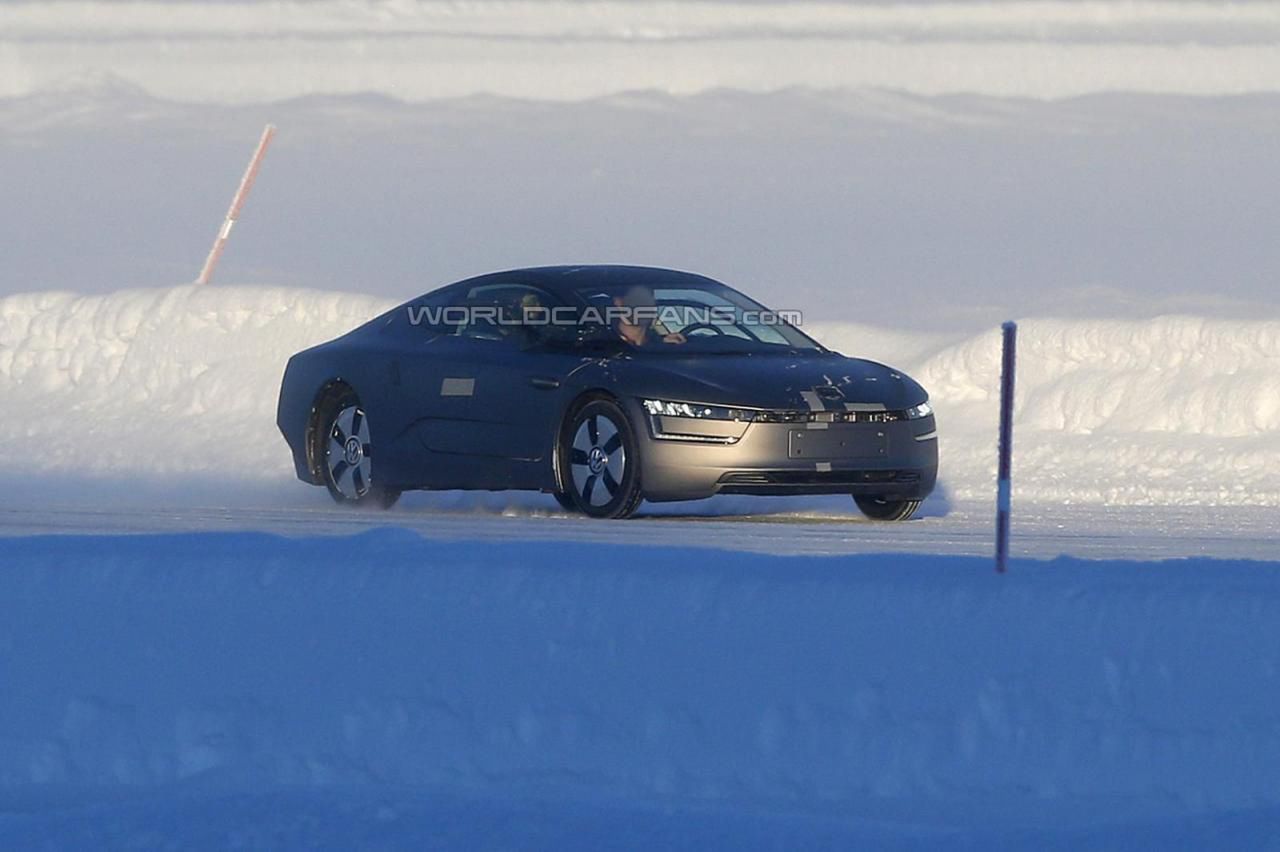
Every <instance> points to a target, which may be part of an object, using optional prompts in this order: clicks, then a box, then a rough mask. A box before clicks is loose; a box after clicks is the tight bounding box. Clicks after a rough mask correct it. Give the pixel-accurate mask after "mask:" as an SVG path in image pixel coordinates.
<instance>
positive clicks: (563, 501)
mask: <svg viewBox="0 0 1280 852" xmlns="http://www.w3.org/2000/svg"><path fill="white" fill-rule="evenodd" d="M551 496H552V497H554V498H556V502H557V503H559V504H560V508H561V509H564V510H565V511H566V512H576V511H578V504H577V503H575V502H573V498H572V497H570V496H569V495H568V493H566V492H564V491H553V492H551Z"/></svg>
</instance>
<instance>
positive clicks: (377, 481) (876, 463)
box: [277, 266, 938, 521]
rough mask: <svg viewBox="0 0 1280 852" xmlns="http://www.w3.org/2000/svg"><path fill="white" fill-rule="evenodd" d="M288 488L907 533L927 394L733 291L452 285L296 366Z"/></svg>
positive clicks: (667, 273) (643, 283)
mask: <svg viewBox="0 0 1280 852" xmlns="http://www.w3.org/2000/svg"><path fill="white" fill-rule="evenodd" d="M277 423H278V424H279V427H280V431H281V432H283V433H284V437H285V440H286V441H288V443H289V447H290V449H291V450H292V451H293V460H294V464H295V466H296V467H297V472H298V477H299V478H300V479H301V480H302V481H304V482H308V483H311V484H314V485H324V486H325V487H327V488H328V490H329V493H330V494H332V495H333V497H334V499H335V500H338V501H339V502H342V503H351V504H372V505H381V506H389V505H391V503H393V502H394V501H395V499H396V498H397V497H398V496H399V495H400V493H401V492H402V491H405V490H409V489H455V488H461V489H487V490H502V489H511V488H515V489H527V490H538V491H544V492H547V493H549V494H552V495H554V496H555V498H556V499H557V500H558V501H559V502H560V504H561V505H562V506H564V507H565V508H566V509H570V510H573V511H577V512H581V513H583V514H586V515H590V516H592V517H597V518H624V517H627V516H628V515H631V514H632V513H633V512H635V511H636V508H637V507H638V506H639V505H640V503H641V501H642V500H651V501H655V502H658V501H668V500H695V499H698V498H702V497H708V496H710V495H713V494H833V493H839V494H850V495H852V497H853V500H854V501H855V502H856V503H857V505H858V507H859V508H860V509H861V510H862V512H863V513H865V514H866V515H867V516H869V517H871V518H874V519H877V520H886V521H901V520H906V519H907V518H910V517H911V515H912V514H913V513H914V512H915V511H916V509H917V508H919V506H920V502H921V501H922V500H923V499H924V498H925V497H926V496H928V494H929V493H930V492H931V491H932V490H933V487H934V481H935V479H936V477H937V471H938V442H937V432H936V431H935V426H934V417H933V410H932V408H931V407H930V405H929V401H928V394H927V393H925V391H924V389H923V388H922V387H920V385H919V384H917V383H916V382H915V381H913V380H912V379H911V378H909V377H908V376H907V375H905V374H904V373H902V372H901V371H899V370H895V369H893V368H891V367H886V366H884V365H882V364H877V363H875V362H872V361H866V360H862V359H859V358H847V357H845V356H843V355H841V354H839V353H837V352H833V351H831V350H829V349H826V348H825V347H823V346H821V345H820V344H818V343H817V342H816V341H814V340H813V339H811V338H809V337H807V336H806V335H804V334H803V333H801V332H800V331H799V329H798V328H796V326H795V324H793V323H791V322H788V321H787V315H785V314H779V313H776V312H773V311H770V310H768V309H767V308H765V307H764V306H762V305H760V304H758V303H757V302H754V301H753V300H751V299H749V298H747V297H746V296H744V295H742V294H741V293H739V292H737V291H736V290H734V289H732V288H731V287H728V286H726V285H724V284H721V283H720V282H718V281H713V280H711V279H710V278H705V277H703V276H701V275H694V274H690V273H687V272H675V271H671V270H666V269H651V268H645V267H632V266H565V267H546V268H539V269H520V270H514V271H511V272H499V273H494V274H491V275H483V276H481V277H479V278H472V279H469V280H466V281H462V282H459V283H456V284H451V285H449V286H447V287H443V288H441V289H439V290H435V291H433V292H431V293H428V294H427V295H425V296H422V297H421V298H419V299H415V300H413V301H411V302H408V303H406V304H404V305H401V306H399V307H397V308H395V309H394V310H391V311H389V312H387V313H386V314H383V315H382V316H380V317H377V318H376V319H374V320H372V321H370V322H368V323H366V324H364V325H363V326H361V327H359V328H357V329H355V330H354V331H352V332H350V333H348V334H346V335H344V336H342V337H340V338H338V339H337V340H333V341H331V342H329V343H325V344H322V345H320V346H316V347H314V348H312V349H308V350H306V351H305V352H300V353H298V354H297V355H294V356H293V357H292V358H290V359H289V364H288V366H287V368H286V369H285V374H284V381H283V384H282V386H281V389H280V402H279V410H278V415H277Z"/></svg>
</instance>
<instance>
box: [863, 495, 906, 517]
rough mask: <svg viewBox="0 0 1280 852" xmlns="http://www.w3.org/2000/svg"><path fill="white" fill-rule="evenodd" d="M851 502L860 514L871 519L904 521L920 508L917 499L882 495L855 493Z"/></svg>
mask: <svg viewBox="0 0 1280 852" xmlns="http://www.w3.org/2000/svg"><path fill="white" fill-rule="evenodd" d="M853 502H855V503H857V504H858V508H859V509H861V510H862V514H864V515H866V516H867V517H868V518H870V519H871V520H873V521H905V520H908V519H909V518H910V517H911V516H912V515H914V514H915V513H916V510H917V509H919V508H920V502H921V501H919V500H889V499H886V498H884V497H863V496H861V495H857V494H855V495H854V497H853Z"/></svg>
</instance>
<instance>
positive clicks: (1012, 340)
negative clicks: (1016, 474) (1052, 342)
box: [996, 322, 1018, 574]
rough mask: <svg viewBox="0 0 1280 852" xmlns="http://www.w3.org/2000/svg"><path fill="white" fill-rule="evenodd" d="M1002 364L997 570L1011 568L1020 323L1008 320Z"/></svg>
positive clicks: (997, 495) (997, 492)
mask: <svg viewBox="0 0 1280 852" xmlns="http://www.w3.org/2000/svg"><path fill="white" fill-rule="evenodd" d="M1002 329H1003V330H1004V355H1003V357H1002V358H1001V364H1000V466H999V470H998V472H997V473H996V571H998V572H999V573H1001V574H1003V573H1004V572H1005V571H1006V570H1007V569H1008V567H1009V509H1010V505H1011V503H1012V500H1013V491H1012V488H1011V474H1012V468H1013V373H1014V366H1015V361H1016V354H1017V348H1018V325H1017V323H1012V322H1007V323H1005V324H1004V325H1003V326H1002Z"/></svg>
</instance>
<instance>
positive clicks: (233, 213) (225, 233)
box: [196, 124, 276, 284]
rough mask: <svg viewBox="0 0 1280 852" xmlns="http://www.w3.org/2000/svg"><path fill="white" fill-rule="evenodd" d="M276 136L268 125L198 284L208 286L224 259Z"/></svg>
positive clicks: (232, 201) (274, 130)
mask: <svg viewBox="0 0 1280 852" xmlns="http://www.w3.org/2000/svg"><path fill="white" fill-rule="evenodd" d="M275 135H276V128H275V125H274V124H268V125H267V126H266V128H264V129H263V131H262V138H261V139H259V140H258V148H257V150H255V151H254V152H253V158H252V159H251V160H249V168H247V169H245V172H244V177H242V178H240V186H239V187H238V188H237V189H236V194H235V197H234V198H232V199H231V209H230V210H228V211H227V218H226V219H224V220H223V222H222V227H221V228H220V229H219V230H218V236H217V237H215V238H214V241H213V248H211V249H209V256H208V257H207V258H205V261H204V268H203V269H201V270H200V277H199V278H197V279H196V283H197V284H208V283H209V279H211V278H212V277H213V270H214V268H215V267H216V266H217V265H218V258H220V257H222V250H223V249H224V248H225V247H226V245H227V238H228V237H230V236H231V228H232V226H233V225H235V223H236V220H237V219H239V218H240V209H241V208H242V207H244V200H245V198H247V197H248V196H249V190H250V189H252V188H253V182H254V181H255V180H256V179H257V177H258V169H259V168H260V167H261V166H262V157H263V156H264V155H265V154H266V153H267V146H268V145H270V144H271V139H272V137H274V136H275Z"/></svg>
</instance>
